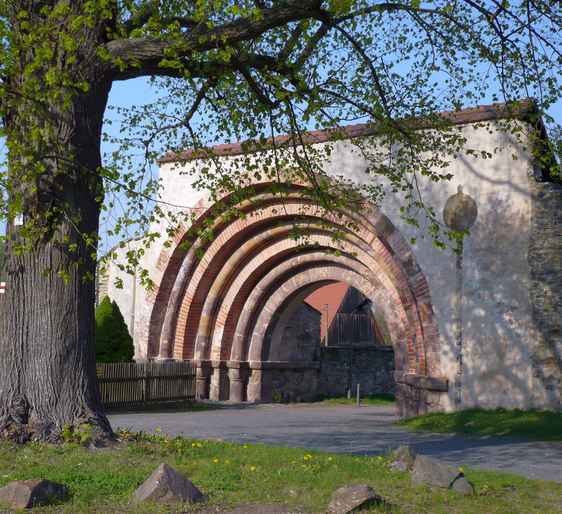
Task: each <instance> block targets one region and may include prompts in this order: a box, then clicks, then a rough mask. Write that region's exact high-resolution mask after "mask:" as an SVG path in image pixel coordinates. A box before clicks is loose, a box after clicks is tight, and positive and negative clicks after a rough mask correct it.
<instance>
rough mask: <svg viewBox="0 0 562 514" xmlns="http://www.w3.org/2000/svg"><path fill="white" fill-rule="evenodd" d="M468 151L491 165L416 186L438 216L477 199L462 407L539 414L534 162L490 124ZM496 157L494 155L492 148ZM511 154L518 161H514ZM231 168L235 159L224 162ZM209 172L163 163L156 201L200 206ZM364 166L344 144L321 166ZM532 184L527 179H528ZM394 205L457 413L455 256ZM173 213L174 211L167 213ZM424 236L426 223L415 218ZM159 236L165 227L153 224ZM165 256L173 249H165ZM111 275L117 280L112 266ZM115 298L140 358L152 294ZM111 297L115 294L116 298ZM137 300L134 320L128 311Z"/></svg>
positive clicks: (156, 250)
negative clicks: (422, 283) (532, 252)
mask: <svg viewBox="0 0 562 514" xmlns="http://www.w3.org/2000/svg"><path fill="white" fill-rule="evenodd" d="M462 130H463V133H464V135H465V136H466V137H467V138H468V141H469V146H470V148H472V149H476V150H480V151H486V152H490V153H491V154H492V155H493V157H492V158H490V159H482V158H475V157H473V156H469V155H462V154H461V155H459V156H457V157H456V158H455V159H454V160H453V161H452V163H451V166H450V168H449V171H450V172H451V173H452V174H453V178H452V179H451V180H450V181H448V182H439V183H434V182H429V181H427V182H425V183H421V189H422V192H423V195H424V198H425V200H426V201H427V202H428V204H429V205H431V206H433V207H434V208H435V209H436V211H437V212H438V213H441V212H442V210H443V207H444V205H445V202H446V201H447V199H448V198H449V197H450V196H451V195H453V194H455V193H456V192H457V186H459V185H462V186H463V190H464V193H466V194H469V195H470V196H472V197H473V198H474V200H475V201H476V203H477V206H478V218H477V221H476V223H475V225H474V227H473V228H472V230H471V235H470V236H469V237H468V238H467V239H466V240H465V244H464V260H463V268H464V272H463V273H464V297H463V310H462V318H463V326H462V329H463V341H464V342H463V348H464V376H463V404H462V405H463V407H471V406H481V407H498V406H502V407H506V408H514V407H519V408H527V407H531V406H533V407H543V406H548V405H545V403H544V402H545V400H544V398H545V394H544V390H543V388H542V385H541V383H540V382H539V381H538V379H536V378H535V377H534V376H533V367H532V359H531V355H532V353H533V349H534V347H535V344H536V341H537V334H536V332H535V329H534V327H533V321H532V312H531V304H530V298H529V285H530V269H529V263H528V259H527V251H528V246H529V236H530V233H529V230H530V217H531V195H530V192H529V180H530V176H531V175H532V160H531V158H530V155H529V153H528V152H527V151H526V149H525V146H524V145H521V144H518V143H516V142H514V141H512V139H511V137H510V136H508V135H506V134H505V133H502V132H500V131H493V132H492V133H491V132H490V130H489V129H488V128H487V127H483V126H475V125H465V126H463V127H462ZM498 148H501V149H502V151H500V152H497V151H496V149H498ZM513 155H516V156H517V159H516V160H515V159H514V158H513ZM220 159H221V162H222V166H224V167H227V168H228V166H230V165H231V164H232V162H233V161H236V160H237V159H240V158H239V157H221V158H220ZM202 166H213V164H212V163H210V162H209V161H202V160H195V161H190V162H188V163H186V164H182V165H181V166H178V165H177V164H172V163H165V164H163V165H162V166H161V168H160V177H161V183H162V194H161V199H162V200H163V201H164V202H167V203H169V204H173V205H177V206H186V207H196V206H197V207H200V208H201V207H204V206H205V205H207V204H208V202H207V201H206V200H205V199H206V198H207V195H206V194H205V193H204V192H201V191H197V190H196V189H195V188H194V187H193V183H194V181H195V175H196V173H197V169H198V168H200V167H202ZM365 168H366V162H365V161H364V159H363V158H362V157H361V156H360V154H359V152H357V150H356V149H355V148H354V147H353V146H352V145H351V144H350V143H349V142H339V143H337V144H336V147H335V151H334V152H333V153H332V156H331V159H330V162H329V163H327V164H326V169H327V171H328V172H329V173H330V174H333V175H344V176H345V177H346V178H349V179H352V180H354V181H357V182H364V181H365V180H368V177H367V176H366V175H365V173H364V170H365ZM531 180H532V179H531ZM400 205H401V202H400V199H399V198H397V197H395V196H392V195H388V196H387V197H386V198H385V200H384V201H383V203H382V204H381V206H380V207H381V209H382V211H383V212H384V213H385V214H386V215H387V216H388V217H389V218H390V220H391V221H392V222H393V223H394V225H395V226H396V228H397V229H398V230H399V231H400V232H401V234H402V235H403V236H404V237H405V239H406V240H409V239H410V238H412V237H415V238H416V243H415V244H413V245H412V249H413V252H414V254H415V257H416V260H417V262H418V264H419V265H420V267H421V269H422V271H423V272H424V274H425V276H426V278H427V281H428V283H429V287H430V292H431V297H432V301H433V307H434V311H435V315H436V319H437V322H438V327H439V332H440V343H441V375H442V376H443V377H446V378H448V379H449V381H450V384H451V387H450V392H449V396H448V399H446V400H445V402H444V403H443V405H442V407H443V408H445V409H448V410H449V409H452V408H453V395H454V387H452V384H453V383H454V379H455V374H456V372H457V360H456V356H457V350H456V345H455V339H454V338H455V329H454V311H453V298H454V295H455V293H456V268H455V260H456V257H455V255H454V254H453V252H452V251H451V250H439V249H436V248H435V247H434V246H433V244H432V241H431V238H430V237H429V236H427V235H426V236H425V237H421V235H422V234H421V233H420V231H419V230H418V229H414V228H413V227H412V226H411V225H408V224H406V223H405V222H403V221H402V219H401V218H400V215H399V214H400V213H399V207H400ZM170 209H173V207H171V206H170ZM419 218H420V224H421V227H422V231H423V229H424V228H425V227H426V225H427V224H426V222H425V220H424V219H423V216H422V215H421V213H420V216H419ZM155 229H156V230H158V231H160V232H162V233H164V232H165V222H164V221H162V222H160V225H159V226H157V227H155ZM164 240H165V238H164V237H163V238H162V239H161V240H160V241H158V242H156V243H153V244H152V246H151V247H150V248H149V249H148V250H147V252H146V255H145V257H144V259H143V266H144V267H146V268H147V269H149V270H150V271H151V278H152V279H153V280H154V281H155V283H156V284H158V283H159V281H160V279H161V277H162V273H163V272H162V270H161V269H158V268H157V266H156V262H157V260H158V258H159V256H160V253H161V251H162V250H163V246H162V244H163V241H164ZM164 251H170V250H164ZM112 269H113V271H112V273H113V275H115V276H117V275H121V276H122V273H119V272H116V271H115V268H114V267H113V268H112ZM127 280H128V281H127V282H126V286H125V288H124V289H123V290H121V291H120V292H118V291H116V290H114V289H111V285H110V296H111V297H112V298H113V299H115V300H116V301H117V303H118V304H119V305H120V307H121V310H122V312H123V314H124V316H125V319H126V320H127V322H128V323H129V320H131V319H133V318H134V331H133V332H134V339H135V343H136V345H137V347H136V358H138V359H142V358H144V357H145V356H146V341H147V337H148V322H149V319H150V314H151V310H152V305H153V304H152V302H151V301H150V300H149V297H150V295H149V294H148V293H147V292H146V291H145V290H144V289H143V288H142V287H140V286H138V285H137V286H136V287H132V282H131V279H130V278H129V279H127ZM112 295H113V296H112ZM133 298H134V315H133V312H132V304H133Z"/></svg>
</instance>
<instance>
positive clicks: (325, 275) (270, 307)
mask: <svg viewBox="0 0 562 514" xmlns="http://www.w3.org/2000/svg"><path fill="white" fill-rule="evenodd" d="M326 282H332V283H333V282H345V283H346V284H348V285H349V286H352V287H355V288H356V289H357V290H358V291H360V292H361V293H362V294H363V295H364V296H365V297H367V298H369V299H371V300H372V301H373V303H376V305H377V306H378V307H379V308H381V310H382V312H383V313H384V316H385V317H386V318H388V317H389V316H391V315H392V314H393V311H392V310H391V309H388V307H389V306H390V305H389V303H386V302H381V295H376V293H377V291H379V292H380V288H379V287H378V286H377V284H376V283H373V282H371V281H370V280H369V279H368V278H366V277H364V276H363V275H362V274H360V273H358V272H357V270H353V269H343V268H340V267H329V266H328V267H325V268H311V269H307V270H304V271H302V272H300V273H298V274H295V275H293V276H292V277H291V278H290V279H289V280H287V282H285V283H284V284H283V286H282V287H281V288H279V289H278V290H277V291H276V292H275V293H274V294H273V295H272V296H270V297H269V298H268V300H267V302H266V303H265V304H264V305H263V309H261V310H260V312H259V316H258V318H257V320H256V321H255V327H254V329H253V330H252V339H251V342H250V350H249V360H261V361H267V360H269V355H270V353H271V347H270V345H269V344H270V343H271V342H272V340H270V339H269V338H266V335H267V334H268V332H269V331H270V329H271V328H272V325H273V324H275V322H277V320H278V319H279V318H280V314H281V313H283V312H284V311H285V310H287V309H291V307H293V306H294V305H300V304H301V303H302V301H303V300H304V299H305V298H306V297H307V296H308V295H309V294H311V293H312V292H313V291H315V290H316V289H318V288H319V287H322V286H323V285H324V284H325V283H326ZM397 339H398V340H397ZM393 342H394V347H395V352H396V353H397V354H398V355H397V360H398V361H399V362H403V361H404V360H405V357H406V355H407V353H408V350H409V349H408V348H407V346H406V344H405V343H407V341H405V340H404V339H403V338H401V337H400V336H398V337H396V336H395V338H394V341H393Z"/></svg>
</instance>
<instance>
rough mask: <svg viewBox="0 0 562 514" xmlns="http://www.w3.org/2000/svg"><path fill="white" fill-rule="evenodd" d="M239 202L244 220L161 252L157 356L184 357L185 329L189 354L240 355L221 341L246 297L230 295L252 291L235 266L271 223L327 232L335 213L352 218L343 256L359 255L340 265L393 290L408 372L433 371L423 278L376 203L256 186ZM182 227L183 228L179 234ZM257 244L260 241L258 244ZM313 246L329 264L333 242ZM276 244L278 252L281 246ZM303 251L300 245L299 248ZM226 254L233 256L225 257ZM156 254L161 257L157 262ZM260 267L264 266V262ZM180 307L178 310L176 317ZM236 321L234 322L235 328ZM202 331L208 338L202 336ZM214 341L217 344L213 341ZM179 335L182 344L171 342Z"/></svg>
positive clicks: (434, 349) (250, 254)
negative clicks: (328, 208)
mask: <svg viewBox="0 0 562 514" xmlns="http://www.w3.org/2000/svg"><path fill="white" fill-rule="evenodd" d="M243 209H246V210H245V213H246V218H245V219H242V220H240V219H237V220H235V221H230V220H228V221H224V223H223V222H217V225H216V226H217V227H218V228H217V230H216V237H215V240H214V241H213V242H210V243H208V242H205V241H198V240H197V239H195V241H194V243H193V246H192V248H191V249H190V250H182V252H183V253H182V252H179V253H178V252H176V250H174V252H172V256H171V257H169V258H168V261H167V262H168V265H167V266H165V271H164V277H165V278H166V280H163V281H162V282H161V284H160V289H159V290H158V295H156V301H157V304H158V307H159V309H160V311H162V310H165V312H166V316H165V318H166V319H167V324H166V323H165V322H164V321H166V320H163V321H162V322H161V323H160V329H158V327H157V328H156V330H155V331H154V334H153V335H154V336H155V340H157V342H159V343H160V351H159V353H160V355H161V356H162V357H171V356H172V355H175V356H176V358H178V357H180V358H181V357H185V356H186V353H184V348H185V345H184V347H182V344H184V342H185V339H186V336H187V337H188V338H191V340H192V347H193V348H197V351H196V353H195V357H198V358H208V357H209V356H210V357H213V358H220V359H228V358H229V357H230V358H231V359H234V360H237V359H240V358H241V357H240V356H237V355H236V354H235V353H236V351H238V350H236V351H235V348H236V346H235V345H234V344H232V345H231V350H230V353H229V349H228V344H225V343H227V341H224V339H225V333H226V332H227V328H228V323H229V322H230V323H231V325H232V320H234V321H236V316H237V315H235V314H234V311H235V310H236V309H239V308H240V307H239V306H240V305H244V306H246V305H249V302H248V301H245V302H243V303H238V302H237V301H236V300H237V299H238V298H239V292H240V291H241V290H242V289H243V288H246V289H247V290H246V291H244V294H248V293H249V295H248V296H247V298H248V299H249V301H250V302H251V298H253V297H252V296H251V293H252V292H253V290H252V287H250V281H249V280H245V281H242V282H241V281H239V280H238V278H239V277H241V275H242V273H245V272H246V271H248V270H249V268H248V262H251V261H252V260H255V258H256V256H257V255H259V254H260V253H262V252H263V251H264V250H263V249H264V248H265V247H267V246H268V245H269V243H267V244H265V243H264V241H266V240H267V241H270V242H271V241H272V240H273V238H274V234H275V232H276V231H278V230H280V229H279V228H278V224H279V223H285V224H286V223H294V224H297V225H300V226H309V227H316V228H317V225H318V224H319V223H320V224H321V223H324V224H323V227H324V229H325V230H328V232H329V230H330V227H332V228H333V230H340V229H341V227H342V225H341V219H342V217H343V219H344V220H352V221H353V222H354V223H355V224H356V226H355V227H354V231H353V233H349V231H347V232H345V231H344V233H345V239H346V241H345V244H347V245H348V246H347V249H346V251H345V252H343V255H344V256H345V257H348V258H353V257H354V256H360V257H359V259H356V261H355V263H354V264H353V265H349V266H348V267H349V268H352V269H353V268H355V269H359V268H358V264H357V260H360V261H361V262H363V263H367V264H368V265H369V266H368V267H369V269H370V270H371V271H372V270H375V271H374V272H375V274H376V275H377V276H378V278H379V282H380V283H381V284H382V283H383V282H385V284H384V285H385V287H381V290H383V291H392V293H393V296H395V298H394V299H393V305H394V306H395V310H396V306H399V310H400V312H401V313H403V315H401V322H402V323H403V324H405V326H406V331H407V338H408V340H409V341H411V350H410V353H409V355H410V360H409V362H408V366H407V371H408V373H415V374H417V375H422V376H428V375H429V376H435V375H438V374H439V371H440V370H439V345H438V333H437V328H436V323H435V320H434V319H433V309H432V305H431V298H430V295H429V288H428V287H427V282H426V281H425V278H424V276H423V273H422V272H421V270H420V268H419V266H418V265H417V263H416V261H415V259H414V256H413V254H412V252H411V250H410V248H409V245H408V244H407V243H406V242H405V240H404V238H403V237H402V236H401V235H400V234H399V233H398V232H397V231H396V229H395V228H394V226H393V225H392V223H391V222H390V221H389V220H388V218H386V217H385V216H384V215H383V214H382V213H381V212H380V211H379V210H378V209H377V208H376V207H374V206H370V208H364V209H357V212H353V213H351V212H344V211H341V212H338V213H333V214H330V215H326V214H325V213H324V212H323V211H322V210H321V209H319V208H317V207H316V206H315V205H313V204H311V203H310V201H309V199H303V198H302V197H301V196H298V195H297V196H292V197H290V198H289V200H287V199H284V200H283V201H281V200H280V199H279V198H278V197H275V195H269V194H265V193H264V194H263V195H262V197H261V198H260V199H259V200H258V201H256V202H250V203H249V204H248V205H247V206H243ZM280 213H283V215H280ZM220 223H222V225H220ZM188 232H189V231H186V234H188ZM186 237H187V236H186V235H185V234H184V236H182V238H179V239H178V241H184V240H186V239H185V238H186ZM253 238H256V239H259V240H260V242H259V243H258V244H256V241H252V239H253ZM260 244H262V245H263V247H260V246H259V245H260ZM195 248H197V249H198V250H202V253H203V256H202V258H199V257H198V256H197V255H196V253H197V252H196V251H195ZM260 248H261V249H260ZM321 250H322V252H324V254H325V256H324V262H325V264H326V265H329V264H330V262H333V259H332V258H331V256H330V252H332V251H333V244H332V245H328V244H326V245H325V246H324V247H323V248H322V249H321ZM284 251H285V252H286V253H283V252H284ZM284 251H283V250H281V251H279V252H278V253H276V254H275V255H274V256H272V257H271V258H274V259H278V262H281V261H285V260H287V259H288V257H289V254H290V253H291V252H290V251H288V250H284ZM190 252H191V253H190ZM297 253H298V252H297ZM303 253H306V251H304V250H303ZM234 255H236V257H233V256H234ZM326 255H328V256H326ZM178 256H179V257H178ZM164 260H165V259H164V258H163V262H164ZM178 260H179V261H180V263H179V265H178ZM233 262H238V263H239V264H240V266H239V267H237V266H235V268H236V269H232V270H231V271H230V272H226V271H224V268H223V266H225V265H226V266H227V267H228V266H230V264H232V263H233ZM172 264H173V265H172ZM254 271H255V270H254ZM261 271H262V272H265V270H264V269H262V270H261ZM258 277H259V274H258V275H255V276H253V280H254V282H255V279H256V278H258ZM237 281H238V282H237ZM170 282H173V287H170V286H169V284H170ZM232 284H236V288H237V289H234V288H233V287H232ZM254 286H255V284H254ZM232 291H238V292H237V293H234V292H232ZM213 297H214V298H213ZM225 300H228V302H226V301H225ZM186 306H187V308H186ZM182 309H183V316H184V317H183V318H180V315H181V314H182V313H181V310H182ZM217 309H218V310H217ZM155 310H156V309H155ZM161 319H162V316H161ZM188 323H189V325H188ZM221 323H224V326H221ZM236 326H237V323H235V328H236ZM230 328H231V327H230ZM176 329H177V330H176ZM221 329H222V331H223V333H222V334H221ZM158 330H160V331H159V332H158ZM181 331H183V338H182V334H181ZM205 338H208V339H207V340H206V341H205ZM197 341H198V342H197ZM218 341H220V344H217V342H218ZM233 341H234V338H233ZM179 342H182V343H181V344H178V343H179ZM196 342H197V345H196V344H195V343H196ZM155 346H158V345H157V344H156V345H155ZM217 348H218V350H217ZM209 349H212V352H209ZM216 351H218V354H217V353H216ZM172 352H173V353H172ZM153 354H154V352H153Z"/></svg>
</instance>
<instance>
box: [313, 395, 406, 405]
mask: <svg viewBox="0 0 562 514" xmlns="http://www.w3.org/2000/svg"><path fill="white" fill-rule="evenodd" d="M395 401H396V399H395V397H394V395H393V394H371V395H367V396H363V397H361V405H394V403H395ZM315 403H317V404H321V405H356V404H357V399H356V398H355V397H354V396H352V397H351V398H347V396H340V397H336V398H326V399H323V400H319V401H318V402H315Z"/></svg>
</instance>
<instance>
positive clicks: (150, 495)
mask: <svg viewBox="0 0 562 514" xmlns="http://www.w3.org/2000/svg"><path fill="white" fill-rule="evenodd" d="M203 500H204V496H203V493H202V492H201V491H200V490H199V489H197V487H195V486H194V485H193V483H192V482H191V481H189V480H188V479H187V478H186V477H185V476H183V475H182V474H181V473H178V472H177V471H176V470H175V469H174V468H172V467H170V466H168V464H164V463H163V464H160V466H158V467H157V468H156V469H155V470H154V472H153V473H152V475H150V476H149V477H148V478H147V479H146V480H145V481H144V482H143V483H142V484H141V485H140V486H139V488H138V489H137V490H136V491H135V492H134V493H133V501H134V502H136V503H138V502H143V501H153V502H158V503H179V502H186V503H195V502H200V501H203Z"/></svg>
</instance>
